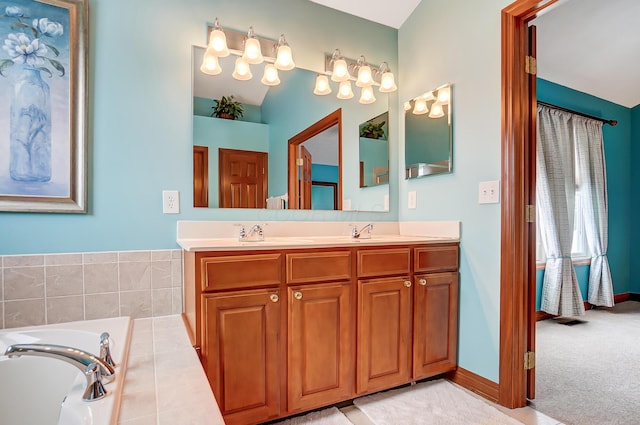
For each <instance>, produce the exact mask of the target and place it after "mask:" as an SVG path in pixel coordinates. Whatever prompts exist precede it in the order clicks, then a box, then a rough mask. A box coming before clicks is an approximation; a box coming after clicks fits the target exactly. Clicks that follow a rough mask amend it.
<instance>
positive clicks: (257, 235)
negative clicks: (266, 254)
mask: <svg viewBox="0 0 640 425" xmlns="http://www.w3.org/2000/svg"><path fill="white" fill-rule="evenodd" d="M238 240H239V241H240V242H260V241H263V240H264V231H263V230H262V226H261V225H259V224H254V225H253V226H251V228H250V229H249V231H246V230H245V228H244V226H240V235H239V238H238Z"/></svg>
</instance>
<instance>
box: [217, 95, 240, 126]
mask: <svg viewBox="0 0 640 425" xmlns="http://www.w3.org/2000/svg"><path fill="white" fill-rule="evenodd" d="M213 101H214V102H215V103H216V104H215V106H212V108H213V112H212V113H211V116H212V117H217V118H224V119H227V120H235V119H238V118H240V117H242V115H243V114H244V109H243V108H242V104H241V103H240V102H238V101H236V100H234V99H233V95H230V96H222V97H221V98H220V99H213Z"/></svg>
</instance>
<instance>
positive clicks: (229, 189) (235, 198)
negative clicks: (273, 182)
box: [218, 148, 268, 208]
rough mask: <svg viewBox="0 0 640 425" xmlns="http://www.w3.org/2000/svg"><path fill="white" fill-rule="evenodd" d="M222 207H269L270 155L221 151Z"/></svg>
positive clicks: (219, 168)
mask: <svg viewBox="0 0 640 425" xmlns="http://www.w3.org/2000/svg"><path fill="white" fill-rule="evenodd" d="M218 152H219V166H218V173H219V178H218V182H219V185H220V186H219V191H218V193H219V194H220V204H219V206H220V208H265V207H266V202H267V189H268V185H267V176H268V173H267V164H268V154H267V153H266V152H254V151H242V150H235V149H222V148H220V149H219V151H218Z"/></svg>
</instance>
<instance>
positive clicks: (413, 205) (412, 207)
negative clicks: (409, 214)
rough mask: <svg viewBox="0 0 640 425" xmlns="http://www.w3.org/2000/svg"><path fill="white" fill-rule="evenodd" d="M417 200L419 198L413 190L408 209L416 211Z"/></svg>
mask: <svg viewBox="0 0 640 425" xmlns="http://www.w3.org/2000/svg"><path fill="white" fill-rule="evenodd" d="M417 198H418V195H417V194H416V191H415V190H412V191H411V192H409V197H408V202H407V207H408V208H409V209H410V210H415V209H416V204H417V203H418V200H417Z"/></svg>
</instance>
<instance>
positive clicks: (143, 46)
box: [0, 0, 398, 255]
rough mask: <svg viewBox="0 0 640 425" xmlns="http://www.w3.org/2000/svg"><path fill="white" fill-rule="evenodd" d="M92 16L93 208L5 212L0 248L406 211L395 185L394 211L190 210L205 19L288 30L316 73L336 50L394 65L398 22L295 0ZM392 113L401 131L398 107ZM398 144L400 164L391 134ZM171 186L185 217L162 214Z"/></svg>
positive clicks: (130, 8)
mask: <svg viewBox="0 0 640 425" xmlns="http://www.w3.org/2000/svg"><path fill="white" fill-rule="evenodd" d="M89 15H90V16H89V23H88V28H89V46H88V55H89V65H88V77H89V102H88V105H89V111H88V117H89V118H88V124H89V125H88V127H89V132H88V134H89V137H88V138H89V140H88V162H89V166H88V192H89V196H88V206H89V212H88V214H47V213H6V212H0V254H2V255H4V254H29V253H52V252H87V251H89V252H91V251H110V250H136V249H170V248H177V247H178V245H177V244H176V221H177V220H230V221H231V220H255V221H268V220H313V221H324V220H344V221H360V220H362V221H387V220H391V221H395V220H397V219H398V210H397V196H398V189H397V187H395V186H394V187H392V190H391V197H392V202H391V208H392V210H391V211H390V212H389V213H357V212H335V211H291V212H290V211H274V210H264V211H262V210H260V211H258V210H241V211H239V210H233V211H230V210H224V209H205V208H201V209H195V208H193V207H191V205H193V188H192V123H193V116H192V113H193V97H192V93H191V64H192V57H191V55H192V50H193V49H192V46H193V45H199V46H203V45H204V44H205V43H206V26H207V24H208V23H211V22H212V21H213V20H214V19H215V18H216V17H218V18H219V19H220V22H221V24H222V25H223V27H226V28H229V29H236V30H242V31H246V30H247V29H248V27H249V26H250V25H253V27H254V29H255V31H256V34H258V35H262V36H265V37H269V38H277V37H278V36H279V35H280V34H281V33H285V34H286V36H287V40H288V42H289V44H290V45H291V47H292V49H293V54H294V59H295V61H296V65H297V66H299V67H303V68H305V69H311V70H323V69H324V54H325V52H327V53H330V52H332V51H333V50H334V49H335V48H336V47H340V49H341V51H342V53H343V54H344V55H345V56H347V57H351V58H354V57H355V58H357V57H358V56H359V55H361V54H365V55H366V57H367V60H368V61H369V62H371V63H381V62H383V61H388V62H389V65H390V66H391V68H392V69H393V70H394V71H397V69H398V64H397V46H398V40H397V31H396V30H395V29H392V28H389V27H386V26H383V25H379V24H375V23H372V22H369V21H366V20H364V19H359V18H356V17H353V16H351V15H348V14H344V13H340V12H337V11H334V10H332V9H329V8H326V7H323V6H320V5H318V4H315V3H313V2H308V1H299V0H271V1H268V2H266V1H262V0H242V1H238V0H184V1H182V2H176V1H168V0H136V1H133V2H132V1H129V0H89ZM328 29H330V30H328ZM308 90H311V88H308ZM396 97H397V94H396V93H392V94H391V95H389V99H390V100H391V102H393V103H394V104H397V99H396ZM391 121H392V122H391V125H392V126H396V128H397V115H396V116H394V117H392V118H391ZM356 127H357V124H356ZM392 144H393V146H394V148H393V151H392V155H395V156H394V157H393V161H394V166H395V162H396V161H397V159H396V158H397V149H396V146H397V135H396V133H395V132H394V134H393V140H392ZM395 169H396V172H397V167H395ZM395 184H397V183H396V182H394V185H395ZM163 190H178V191H179V192H180V210H181V213H180V214H178V215H164V214H162V191H163Z"/></svg>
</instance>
